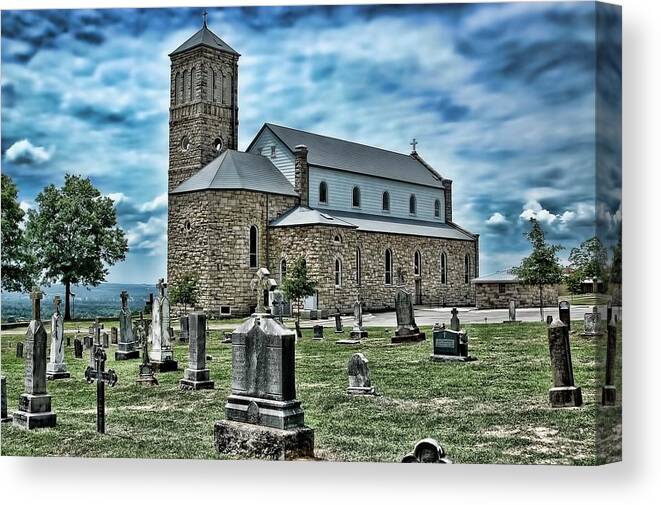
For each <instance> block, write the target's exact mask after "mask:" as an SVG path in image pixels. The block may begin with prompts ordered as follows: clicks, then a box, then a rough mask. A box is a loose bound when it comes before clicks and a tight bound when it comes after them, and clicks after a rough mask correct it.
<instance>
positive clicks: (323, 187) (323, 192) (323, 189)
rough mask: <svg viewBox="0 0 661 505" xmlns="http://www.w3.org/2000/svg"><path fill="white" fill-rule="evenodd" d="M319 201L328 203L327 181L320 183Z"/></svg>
mask: <svg viewBox="0 0 661 505" xmlns="http://www.w3.org/2000/svg"><path fill="white" fill-rule="evenodd" d="M319 203H328V184H326V181H321V182H320V183H319Z"/></svg>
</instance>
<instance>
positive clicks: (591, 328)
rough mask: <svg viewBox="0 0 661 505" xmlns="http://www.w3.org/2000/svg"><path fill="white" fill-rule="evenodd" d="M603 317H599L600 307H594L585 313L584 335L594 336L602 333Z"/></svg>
mask: <svg viewBox="0 0 661 505" xmlns="http://www.w3.org/2000/svg"><path fill="white" fill-rule="evenodd" d="M600 324H601V318H600V317H599V309H598V308H597V307H592V312H587V313H586V314H584V315H583V333H582V335H583V336H586V337H594V336H596V335H601V331H600Z"/></svg>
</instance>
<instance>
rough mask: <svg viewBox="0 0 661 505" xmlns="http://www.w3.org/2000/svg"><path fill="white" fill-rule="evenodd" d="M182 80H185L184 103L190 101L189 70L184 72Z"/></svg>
mask: <svg viewBox="0 0 661 505" xmlns="http://www.w3.org/2000/svg"><path fill="white" fill-rule="evenodd" d="M182 76H183V77H182V80H183V87H184V89H183V92H184V102H187V101H188V91H189V88H190V78H189V76H188V70H184V71H183V72H182Z"/></svg>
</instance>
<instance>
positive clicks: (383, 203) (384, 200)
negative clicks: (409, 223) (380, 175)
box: [381, 191, 390, 212]
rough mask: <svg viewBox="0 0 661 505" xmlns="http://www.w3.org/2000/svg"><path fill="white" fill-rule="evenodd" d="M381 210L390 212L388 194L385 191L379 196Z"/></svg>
mask: <svg viewBox="0 0 661 505" xmlns="http://www.w3.org/2000/svg"><path fill="white" fill-rule="evenodd" d="M381 209H382V210H384V211H386V212H390V193H388V192H387V191H384V192H383V195H381Z"/></svg>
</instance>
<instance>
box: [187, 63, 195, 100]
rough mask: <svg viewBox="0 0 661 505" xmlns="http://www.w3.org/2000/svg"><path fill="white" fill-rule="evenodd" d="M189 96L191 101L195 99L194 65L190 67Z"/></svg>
mask: <svg viewBox="0 0 661 505" xmlns="http://www.w3.org/2000/svg"><path fill="white" fill-rule="evenodd" d="M188 94H189V96H190V100H191V102H192V101H193V100H195V67H193V68H191V77H190V89H189V93H188Z"/></svg>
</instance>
